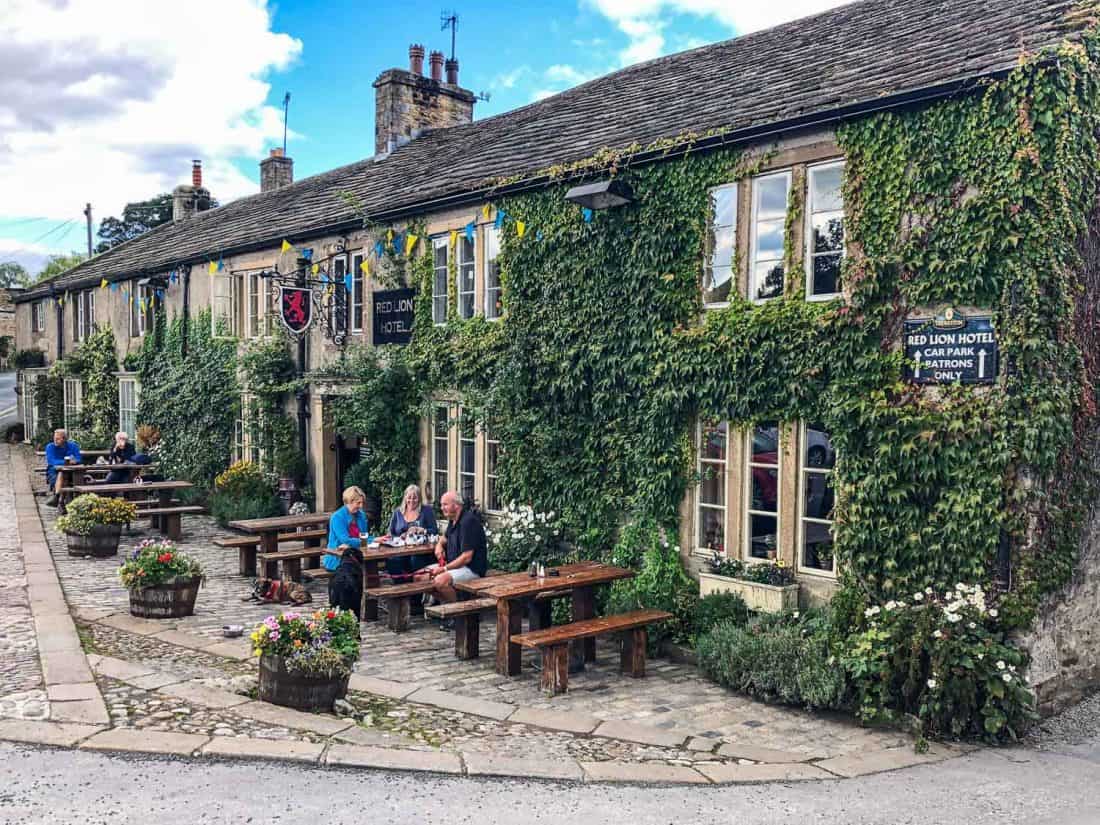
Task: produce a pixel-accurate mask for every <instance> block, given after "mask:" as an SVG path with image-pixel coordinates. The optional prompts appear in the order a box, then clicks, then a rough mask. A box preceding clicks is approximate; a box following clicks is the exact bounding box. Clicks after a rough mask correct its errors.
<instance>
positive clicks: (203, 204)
mask: <svg viewBox="0 0 1100 825" xmlns="http://www.w3.org/2000/svg"><path fill="white" fill-rule="evenodd" d="M213 202H214V199H213V198H211V197H210V190H208V189H206V188H205V187H204V186H203V185H202V161H201V160H193V161H191V185H190V186H188V185H187V184H180V185H179V186H177V187H176V188H175V189H173V190H172V220H173V221H182V220H184V219H185V218H190V217H191V216H192V215H194V214H196V213H198V212H205V211H206V210H207V209H209V208H210V207H211V206H212V205H213Z"/></svg>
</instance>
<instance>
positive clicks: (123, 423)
mask: <svg viewBox="0 0 1100 825" xmlns="http://www.w3.org/2000/svg"><path fill="white" fill-rule="evenodd" d="M117 377H118V429H119V431H120V432H124V433H126V434H127V435H129V436H130V441H131V442H133V441H135V440H136V437H137V412H138V401H139V395H138V393H139V390H138V378H137V374H136V373H119V374H118V376H117ZM127 387H129V393H130V399H129V400H130V402H131V403H130V404H129V405H127V404H126V403H124V402H125V401H126V400H127V399H126V397H125V389H126V388H127ZM127 413H129V415H127ZM128 419H129V420H128ZM127 424H129V426H127Z"/></svg>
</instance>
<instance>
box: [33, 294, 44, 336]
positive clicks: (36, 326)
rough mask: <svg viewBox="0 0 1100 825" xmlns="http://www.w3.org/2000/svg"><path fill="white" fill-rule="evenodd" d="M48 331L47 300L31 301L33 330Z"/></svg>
mask: <svg viewBox="0 0 1100 825" xmlns="http://www.w3.org/2000/svg"><path fill="white" fill-rule="evenodd" d="M45 331H46V302H45V301H34V302H32V303H31V332H45Z"/></svg>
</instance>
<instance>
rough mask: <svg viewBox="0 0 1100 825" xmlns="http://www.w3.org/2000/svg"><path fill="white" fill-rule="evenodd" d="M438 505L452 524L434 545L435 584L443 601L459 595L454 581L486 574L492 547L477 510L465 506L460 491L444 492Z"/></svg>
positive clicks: (451, 600) (433, 578) (437, 592)
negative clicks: (486, 540)
mask: <svg viewBox="0 0 1100 825" xmlns="http://www.w3.org/2000/svg"><path fill="white" fill-rule="evenodd" d="M439 505H440V510H441V511H442V512H443V515H444V516H445V517H446V518H447V520H448V521H449V522H450V526H449V527H447V534H446V535H445V536H440V537H439V541H438V542H437V543H436V546H435V557H436V559H437V560H438V562H439V563H438V564H436V565H434V566H433V567H432V568H430V570H431V574H432V584H433V585H434V586H435V594H436V597H437V598H438V599H439V600H440V601H443V602H453V601H455V600H456V599H457V598H458V594H457V593H456V592H455V588H454V583H455V582H464V581H470V580H471V579H478V578H481V577H482V576H484V575H485V571H486V570H487V569H488V567H489V551H488V547H487V546H486V543H485V528H484V527H482V525H481V519H479V518H478V516H477V513H475V512H473V511H472V510H470V509H467V508H465V507H463V506H462V499H460V498H459V496H458V494H457V493H455V492H453V491H448V492H446V493H444V494H443V497H442V498H441V499H440V500H439Z"/></svg>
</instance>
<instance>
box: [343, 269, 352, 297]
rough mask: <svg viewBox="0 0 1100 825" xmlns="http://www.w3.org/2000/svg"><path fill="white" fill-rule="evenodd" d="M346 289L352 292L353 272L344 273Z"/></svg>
mask: <svg viewBox="0 0 1100 825" xmlns="http://www.w3.org/2000/svg"><path fill="white" fill-rule="evenodd" d="M344 289H346V290H347V291H348V292H351V273H350V272H349V273H347V274H346V275H344Z"/></svg>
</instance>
